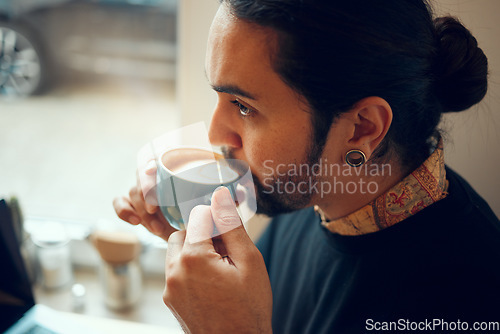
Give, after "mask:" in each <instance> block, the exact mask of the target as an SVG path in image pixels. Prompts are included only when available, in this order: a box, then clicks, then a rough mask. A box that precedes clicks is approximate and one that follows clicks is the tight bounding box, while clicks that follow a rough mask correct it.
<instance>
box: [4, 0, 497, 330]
mask: <svg viewBox="0 0 500 334" xmlns="http://www.w3.org/2000/svg"><path fill="white" fill-rule="evenodd" d="M433 4H434V7H435V10H436V12H437V13H438V14H441V15H443V14H451V15H455V16H458V17H459V18H460V19H461V20H462V21H463V23H464V24H465V25H466V26H467V27H468V28H469V29H470V30H471V31H472V33H473V34H474V35H475V36H476V37H477V39H478V42H479V45H480V46H481V48H483V50H484V51H485V53H486V55H487V56H488V58H489V61H490V89H489V93H488V95H487V97H486V98H485V100H484V101H483V102H482V103H481V104H480V105H479V106H476V107H474V108H472V109H471V110H470V111H467V112H464V113H460V114H456V115H453V114H451V115H446V117H445V118H444V120H443V123H442V128H443V129H445V130H446V131H447V135H446V138H445V146H446V147H445V156H446V161H447V163H448V164H449V165H450V166H451V167H452V168H454V169H455V170H456V171H458V172H459V173H461V174H462V175H463V176H464V177H465V178H466V179H467V180H468V181H469V182H470V183H471V184H472V186H473V187H475V189H476V190H477V191H478V192H479V193H480V194H481V195H482V196H483V197H484V198H485V199H486V200H487V201H488V202H489V204H490V205H491V206H492V208H493V210H494V211H495V213H496V214H497V215H499V216H500V196H499V195H500V192H499V189H500V176H499V174H498V166H499V165H500V155H499V153H500V152H499V147H500V131H499V129H500V87H499V84H500V45H499V44H498V36H500V24H499V23H498V19H499V16H498V15H499V14H498V13H500V1H498V0H435V1H433ZM217 7H218V0H0V96H1V97H0V197H9V196H17V197H18V198H19V200H20V203H21V206H22V208H23V210H24V213H25V216H26V217H34V218H36V219H44V218H46V217H49V218H50V219H56V220H64V221H72V222H78V223H80V224H83V225H88V226H101V225H112V226H125V225H127V224H125V223H121V222H120V220H119V219H118V218H117V217H116V215H115V213H114V210H113V208H112V200H113V198H114V197H116V196H121V195H126V194H127V193H128V190H129V189H130V187H131V186H132V185H133V184H135V182H136V178H135V170H136V155H137V152H138V150H139V149H140V148H141V147H142V146H144V145H145V144H147V143H148V142H149V141H151V140H153V139H154V138H156V137H158V136H159V135H161V134H163V133H165V132H167V131H170V130H174V129H177V128H179V127H181V126H184V125H190V124H192V123H195V122H198V121H205V122H206V123H207V125H208V121H209V119H210V116H211V111H212V107H213V106H214V104H215V99H216V96H215V93H213V92H212V90H211V88H210V87H209V85H208V84H207V82H206V78H205V75H204V57H205V49H206V38H207V34H208V29H209V26H210V23H211V20H212V18H213V16H214V14H215V12H216V10H217ZM148 258H149V259H152V258H155V259H153V260H151V262H150V263H149V269H148V270H150V271H151V272H154V271H155V270H156V272H157V273H160V275H161V273H162V271H163V260H164V254H163V253H161V254H159V255H158V254H157V255H156V256H152V255H151V253H149V255H148ZM80 261H82V260H81V259H80ZM143 265H144V263H143ZM147 266H148V265H147V264H146V267H147ZM87 281H88V282H90V283H87V284H88V285H89V284H90V285H92V284H95V283H92V280H90V279H89V280H87ZM149 284H150V285H151V286H156V288H155V289H153V290H151V291H150V292H148V293H149V295H150V296H151V298H152V299H154V298H156V299H155V302H151V303H147V305H153V306H154V307H152V308H151V309H143V308H140V309H141V310H142V311H140V314H139V313H137V314H136V313H134V314H131V313H128V314H125V315H121V316H119V317H122V318H127V319H130V318H134V319H135V320H137V321H145V322H150V323H158V324H164V323H165V321H166V322H168V323H172V322H175V320H173V318H169V319H167V320H162V314H163V312H164V308H163V305H161V304H162V303H161V289H162V281H161V279H160V280H159V281H154V282H150V283H149ZM155 284H156V285H155ZM42 296H43V297H44V298H45V300H47V301H48V303H49V304H50V303H51V301H53V304H51V305H52V306H54V307H57V305H60V304H61V303H60V300H59V301H58V299H57V298H59V299H61V298H63V297H61V296H59V297H58V296H54V295H51V294H45V293H42ZM148 298H149V297H148ZM96 305H97V304H96ZM97 308H98V307H97V306H96V307H95V308H94V309H97ZM95 312H97V313H99V312H101V314H102V313H103V312H105V311H102V310H101V311H95ZM107 315H108V316H115V317H117V315H116V314H112V313H107Z"/></svg>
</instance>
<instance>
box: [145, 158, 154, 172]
mask: <svg viewBox="0 0 500 334" xmlns="http://www.w3.org/2000/svg"><path fill="white" fill-rule="evenodd" d="M156 169H157V167H156V160H154V159H152V160H150V161H149V162H148V163H147V164H146V166H145V168H144V174H146V175H150V176H151V175H155V174H156Z"/></svg>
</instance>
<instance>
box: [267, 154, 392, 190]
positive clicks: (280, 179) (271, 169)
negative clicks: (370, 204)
mask: <svg viewBox="0 0 500 334" xmlns="http://www.w3.org/2000/svg"><path fill="white" fill-rule="evenodd" d="M263 170H264V172H263V182H262V183H263V185H264V188H265V190H264V193H267V194H289V195H290V194H297V193H298V194H302V195H311V194H312V195H319V196H320V197H321V198H323V197H324V196H327V195H329V194H332V193H333V194H350V195H353V194H376V193H377V192H378V191H379V183H378V182H377V181H376V180H377V179H379V178H380V179H381V178H384V177H387V176H390V175H391V173H392V169H391V165H390V164H373V163H372V164H365V165H362V166H359V167H352V166H349V165H348V164H338V163H329V162H328V159H323V158H320V159H319V161H318V162H316V163H314V164H308V163H301V164H295V163H291V164H283V163H276V162H275V161H273V160H266V161H264V163H263Z"/></svg>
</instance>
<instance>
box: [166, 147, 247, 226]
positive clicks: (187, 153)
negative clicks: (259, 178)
mask: <svg viewBox="0 0 500 334" xmlns="http://www.w3.org/2000/svg"><path fill="white" fill-rule="evenodd" d="M157 164H158V168H157V188H156V190H157V192H156V195H157V200H158V205H159V207H160V209H161V212H162V213H163V215H164V216H165V218H166V219H167V221H168V222H169V223H170V225H171V226H173V227H174V228H176V229H178V230H182V229H185V224H186V223H187V221H188V219H189V214H190V212H191V210H192V209H193V208H194V207H195V206H197V205H210V200H211V197H212V194H213V192H214V191H215V190H216V189H217V188H218V187H220V186H225V187H227V188H228V189H229V191H230V193H231V195H232V196H233V199H234V200H235V201H236V202H237V197H236V187H237V186H238V184H239V183H238V182H239V181H240V180H241V178H242V176H244V175H245V174H246V172H248V171H249V169H248V166H246V167H245V166H244V164H243V163H242V162H240V161H237V160H225V159H224V157H223V156H222V155H221V154H218V153H214V152H212V151H209V150H205V149H201V148H191V147H182V148H175V149H171V150H168V151H166V152H164V153H163V154H161V155H160V156H159V158H158V161H157Z"/></svg>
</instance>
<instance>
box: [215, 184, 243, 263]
mask: <svg viewBox="0 0 500 334" xmlns="http://www.w3.org/2000/svg"><path fill="white" fill-rule="evenodd" d="M211 212H212V219H213V222H214V225H215V228H216V229H217V231H218V233H220V238H221V239H222V241H223V243H224V246H225V248H226V251H227V253H228V255H229V257H230V258H231V259H232V260H233V261H235V262H237V261H238V259H242V257H243V256H245V254H246V253H247V252H248V249H249V247H250V246H252V247H253V242H252V240H251V239H250V237H249V236H248V234H247V232H246V231H245V229H244V227H243V224H242V223H241V219H240V216H239V215H238V211H236V206H235V204H234V201H233V200H232V198H231V193H230V192H229V190H228V189H227V188H225V187H222V188H220V189H218V190H217V191H216V192H215V193H214V194H213V196H212V204H211Z"/></svg>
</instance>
